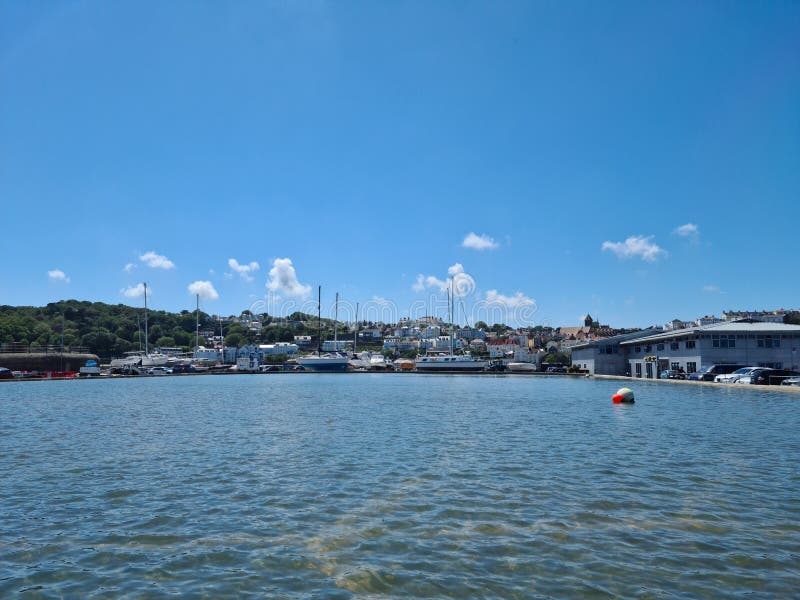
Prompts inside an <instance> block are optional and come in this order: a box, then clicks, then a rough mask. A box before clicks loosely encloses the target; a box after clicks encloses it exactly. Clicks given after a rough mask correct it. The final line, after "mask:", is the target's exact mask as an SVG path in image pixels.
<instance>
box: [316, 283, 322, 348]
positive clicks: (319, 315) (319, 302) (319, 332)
mask: <svg viewBox="0 0 800 600" xmlns="http://www.w3.org/2000/svg"><path fill="white" fill-rule="evenodd" d="M317 354H318V355H320V356H322V286H321V285H320V286H319V287H317Z"/></svg>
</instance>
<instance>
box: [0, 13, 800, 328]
mask: <svg viewBox="0 0 800 600" xmlns="http://www.w3.org/2000/svg"><path fill="white" fill-rule="evenodd" d="M798 196H800V4H798V3H790V2H771V3H755V2H696V3H689V2H671V3H670V2H660V3H655V2H614V3H611V4H609V3H596V2H586V3H583V2H567V3H553V2H527V1H524V2H499V3H498V2H435V3H430V2H337V3H333V2H323V1H313V2H296V3H292V2H244V1H243V2H235V3H219V2H179V1H176V2H164V3H155V2H153V3H144V4H143V3H141V2H110V3H109V2H95V1H83V2H61V3H53V2H4V3H2V4H0V199H1V201H2V215H3V223H4V225H5V227H4V229H3V234H2V240H1V241H0V249H1V250H2V255H3V256H4V258H5V260H4V261H3V267H2V270H1V272H0V304H33V305H41V304H44V303H47V302H51V301H55V300H59V299H63V298H73V297H74V298H80V299H90V300H100V301H106V302H113V303H117V302H124V303H129V304H133V305H140V304H141V299H140V298H136V297H135V296H126V295H125V292H124V291H125V290H128V294H133V293H135V291H130V289H131V288H132V287H135V286H136V285H137V284H139V283H140V282H142V281H147V282H148V284H149V285H150V287H151V288H152V290H153V295H152V297H151V298H150V302H151V304H152V305H153V306H155V307H156V308H163V309H167V310H179V309H182V308H189V309H191V308H192V307H193V303H194V299H193V297H192V296H191V295H190V292H189V291H188V289H187V286H189V285H190V284H192V283H193V282H198V281H199V282H208V284H210V286H213V289H214V291H215V292H216V294H217V295H218V298H217V299H214V300H212V299H211V298H210V297H208V298H204V300H203V301H202V302H203V307H204V308H205V309H206V310H208V311H210V312H220V311H221V312H223V313H225V314H229V313H238V312H239V311H240V310H242V309H244V308H247V307H249V306H251V305H253V303H256V306H259V304H258V302H259V301H261V302H262V305H263V302H264V299H265V298H267V297H268V294H269V302H272V303H273V304H272V306H277V307H279V308H282V309H285V308H286V307H287V306H289V305H287V304H286V302H287V301H292V302H295V303H297V304H302V302H303V300H304V299H305V300H308V299H310V298H313V296H314V295H315V292H316V285H318V284H321V285H322V286H323V289H324V294H325V299H326V301H327V303H328V304H329V303H330V302H332V299H333V294H334V292H335V291H339V292H340V294H341V295H342V298H344V299H347V300H348V301H349V302H361V303H362V304H364V303H369V304H368V305H369V306H373V307H374V306H384V304H383V302H384V300H383V299H386V300H387V301H391V302H393V303H394V305H396V306H397V307H398V308H397V309H396V310H397V312H398V314H403V313H404V312H408V311H410V310H418V307H419V305H420V304H419V303H420V302H421V301H422V300H423V299H426V298H429V297H430V295H431V294H436V295H438V296H440V297H441V290H442V289H443V288H446V286H447V279H448V277H454V278H455V280H456V281H455V282H456V283H457V284H458V283H460V284H465V286H464V287H463V293H464V294H465V296H464V297H463V298H462V300H463V302H464V305H465V307H466V308H467V310H468V311H472V312H471V314H473V316H474V315H475V314H477V313H475V312H474V310H473V308H472V307H473V306H475V305H476V304H481V303H484V304H485V303H486V301H487V298H488V299H489V300H490V302H491V303H493V306H495V307H503V308H504V310H505V309H507V310H508V311H509V314H508V320H513V319H514V318H517V319H518V320H525V321H526V322H527V323H530V322H533V323H536V324H538V323H544V324H552V325H568V324H576V323H577V320H578V318H579V316H580V315H582V314H585V313H586V312H587V311H589V312H591V313H592V314H593V315H595V316H598V317H599V318H600V320H601V321H603V322H604V323H610V324H612V325H615V326H635V325H639V326H642V325H647V324H650V323H662V322H665V321H667V320H668V319H671V318H674V317H680V318H687V319H688V318H695V317H697V316H699V315H702V314H707V313H719V312H720V311H721V310H722V309H726V308H745V309H746V308H756V309H757V308H778V307H787V308H788V307H790V306H791V307H797V306H798V305H800V275H799V274H798V270H799V269H800V265H798V259H799V258H800V242H798V234H799V233H800V230H798V218H797V217H798V208H797V207H798V201H799V200H800V198H798ZM686 225H692V226H694V227H684V228H683V229H680V228H681V227H682V226H686ZM470 233H473V234H475V235H474V237H472V238H470V239H471V240H472V242H473V243H472V244H471V245H472V246H473V247H465V245H464V241H465V239H466V238H467V236H468V235H469V234H470ZM476 240H477V241H476ZM481 240H483V241H481ZM487 240H488V241H487ZM481 244H482V245H483V246H487V245H488V247H484V248H483V249H477V248H476V246H480V245H481ZM467 246H470V244H467ZM231 259H233V260H234V261H236V262H235V263H230V260H231ZM287 259H288V260H287ZM276 261H277V262H276ZM252 263H257V267H258V268H257V269H256V268H255V266H256V265H253V264H252ZM170 265H171V267H170ZM232 265H233V266H232ZM126 266H127V269H126ZM165 267H168V268H165ZM448 269H449V270H450V275H448ZM271 272H272V275H270V273H271ZM420 276H422V278H421V279H420ZM198 285H199V287H198V288H196V289H199V290H200V291H202V292H203V293H204V294H206V293H208V294H211V293H210V292H209V289H210V287H209V285H206V284H205V283H201V284H198ZM193 289H194V288H193ZM211 295H212V296H213V294H211ZM276 297H278V298H280V299H281V300H278V301H276V300H275V298H276ZM415 302H416V304H415ZM412 307H417V308H416V309H413V308H412ZM520 308H522V309H524V311H523V312H524V314H523V315H522V316H520V313H519V311H518V309H520ZM440 310H441V309H440ZM515 311H516V312H515ZM512 313H513V314H512ZM462 320H463V317H462Z"/></svg>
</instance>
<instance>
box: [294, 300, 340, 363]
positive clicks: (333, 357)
mask: <svg viewBox="0 0 800 600" xmlns="http://www.w3.org/2000/svg"><path fill="white" fill-rule="evenodd" d="M338 308H339V307H338V294H337V306H336V309H337V312H338ZM317 323H318V332H319V334H318V339H317V352H316V353H315V354H310V355H308V356H301V357H300V358H298V359H297V362H298V364H299V365H300V366H301V367H303V368H304V369H308V370H309V371H326V372H342V371H346V370H347V366H348V363H349V362H350V359H349V358H348V357H347V355H346V354H341V353H339V352H329V353H325V354H323V353H322V286H319V288H318V290H317ZM335 338H336V333H335V330H334V341H336V340H335Z"/></svg>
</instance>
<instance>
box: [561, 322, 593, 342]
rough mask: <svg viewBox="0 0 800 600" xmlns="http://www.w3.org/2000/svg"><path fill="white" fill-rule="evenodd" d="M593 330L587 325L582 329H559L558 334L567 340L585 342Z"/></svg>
mask: <svg viewBox="0 0 800 600" xmlns="http://www.w3.org/2000/svg"><path fill="white" fill-rule="evenodd" d="M591 331H592V328H591V327H588V326H586V325H583V326H581V327H559V328H558V329H556V333H557V334H558V335H560V336H561V337H563V338H564V339H566V340H585V339H587V338H588V337H589V335H590V334H591Z"/></svg>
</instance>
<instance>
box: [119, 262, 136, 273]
mask: <svg viewBox="0 0 800 600" xmlns="http://www.w3.org/2000/svg"><path fill="white" fill-rule="evenodd" d="M135 268H136V265H135V264H133V263H127V264H126V265H125V266H124V267H122V270H123V271H125V272H126V273H130V272H131V271H133V270H134V269H135Z"/></svg>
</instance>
